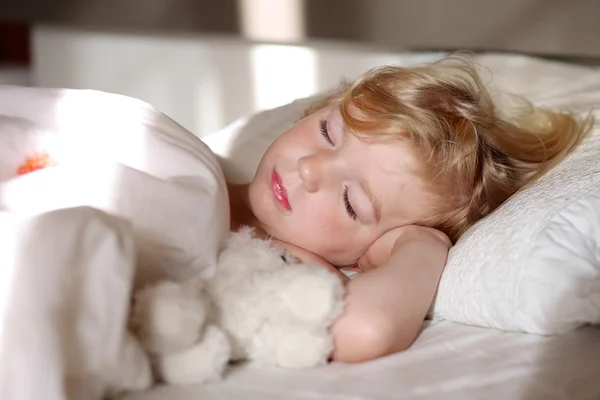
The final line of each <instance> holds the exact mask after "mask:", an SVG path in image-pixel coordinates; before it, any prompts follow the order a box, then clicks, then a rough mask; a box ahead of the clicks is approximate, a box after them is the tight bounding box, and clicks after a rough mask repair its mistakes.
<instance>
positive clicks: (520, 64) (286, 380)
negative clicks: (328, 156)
mask: <svg viewBox="0 0 600 400" xmlns="http://www.w3.org/2000/svg"><path fill="white" fill-rule="evenodd" d="M418 56H419V55H418V54H417V55H411V56H409V57H414V58H417V57H418ZM409 59H410V58H409ZM475 61H476V62H478V63H480V64H481V65H483V66H485V68H483V71H482V73H483V74H484V76H486V75H485V74H486V72H487V73H488V75H487V77H488V78H492V76H493V79H492V80H493V87H496V88H499V87H501V88H502V90H503V91H506V92H511V93H518V94H522V95H525V96H527V97H528V98H529V99H531V100H532V101H534V102H535V103H537V104H543V105H547V106H551V107H555V108H569V109H571V110H573V111H575V112H582V113H585V112H586V111H588V110H589V109H590V108H593V107H596V106H597V105H598V104H599V103H600V70H599V69H598V68H588V67H579V66H574V65H568V64H562V63H557V62H549V61H544V60H540V59H535V58H530V57H526V56H518V55H499V54H484V55H480V56H477V57H475ZM488 68H489V69H488ZM490 72H491V73H490ZM493 87H492V90H493ZM309 102H310V99H308V100H299V101H297V102H294V103H292V104H289V105H286V106H283V107H280V108H278V109H275V110H271V111H268V112H264V113H260V114H258V115H252V116H249V117H247V118H242V119H240V120H238V121H237V122H235V123H233V124H232V125H230V126H229V127H227V128H225V129H224V130H222V131H220V132H217V133H216V134H213V135H209V136H208V137H206V138H205V139H204V140H205V141H206V143H208V144H209V146H210V147H211V148H212V149H213V151H215V152H216V153H217V155H219V156H220V160H221V164H222V166H223V167H224V169H225V173H226V175H227V176H228V179H229V180H232V181H239V182H243V181H247V180H248V179H250V178H251V173H252V172H251V171H253V170H254V166H255V165H256V163H257V162H258V157H257V156H256V155H258V154H262V151H264V149H265V147H266V146H267V145H268V144H269V143H270V142H271V141H272V140H273V137H274V136H275V135H277V134H278V133H277V132H281V131H282V130H283V129H285V127H286V126H287V125H289V124H290V121H294V120H295V119H297V118H298V115H299V113H300V112H301V111H302V110H303V109H304V108H305V107H306V104H307V103H309ZM249 154H251V155H250V156H249ZM255 154H256V155H255ZM597 154H598V153H597V152H596V153H595V155H594V156H593V157H595V158H596V159H597ZM253 155H254V156H253ZM567 169H571V170H572V172H573V173H576V172H580V171H578V170H577V169H576V167H575V166H572V167H571V168H567ZM575 179H576V178H575ZM594 182H596V181H594ZM541 192H542V191H540V192H539V193H541ZM541 197H543V195H541ZM526 205H527V202H526V201H524V202H522V204H520V205H519V206H520V207H523V206H526ZM513 211H514V210H513ZM511 213H512V211H511V210H507V211H506V210H502V211H501V212H500V216H499V217H498V218H499V219H502V218H504V219H507V220H511V223H512V224H513V225H514V226H519V225H518V222H516V221H514V220H512V219H511V217H510V215H511ZM533 213H534V214H535V212H533ZM588 216H589V218H591V219H592V220H593V221H594V222H593V223H594V224H596V223H600V218H598V216H597V215H594V214H588ZM532 221H534V220H532ZM493 223H495V222H493ZM498 224H499V225H500V226H501V227H504V228H507V227H508V225H509V224H507V223H504V225H503V223H502V222H500V221H499V222H498ZM523 230H524V231H526V230H527V229H526V228H525V227H523ZM481 234H482V233H481V229H480V232H479V236H480V235H481ZM471 236H473V235H471ZM474 236H478V235H474ZM490 236H494V239H493V242H495V243H493V242H491V243H486V244H484V245H483V246H481V247H478V246H477V245H474V246H463V248H461V249H459V251H457V253H458V252H461V253H463V256H464V257H462V258H461V257H459V255H458V254H454V259H453V260H451V263H450V265H449V267H448V268H449V269H450V271H451V272H446V273H445V277H444V278H443V280H442V285H441V287H440V293H439V294H438V307H437V308H436V309H434V310H433V311H432V314H433V315H434V316H437V317H439V319H441V320H435V321H433V322H430V323H429V324H428V326H427V327H426V328H425V329H424V331H423V333H422V335H421V336H420V337H419V339H418V340H417V342H416V343H415V344H414V346H413V347H412V348H411V349H410V350H408V351H406V352H404V353H401V354H397V355H393V356H390V357H387V358H385V359H381V360H377V361H373V362H370V363H365V364H363V365H340V364H332V365H329V366H327V367H323V368H320V369H317V370H311V371H304V372H292V371H282V370H273V371H261V370H253V369H251V368H245V367H243V366H242V367H238V368H236V369H234V370H233V371H232V372H231V374H230V375H229V376H228V377H227V379H225V380H224V381H223V382H219V383H214V384H210V385H207V386H199V387H187V388H173V387H159V388H156V389H154V390H152V391H150V392H148V393H146V394H135V395H132V396H131V397H129V398H128V400H134V399H135V400H158V399H164V398H165V399H166V398H169V399H193V398H202V399H222V398H227V399H236V398H240V399H241V398H244V399H283V398H285V399H318V398H323V399H399V398H402V399H438V398H444V399H483V398H486V399H595V398H598V397H599V396H600V383H599V382H598V377H599V376H600V375H599V372H598V371H599V369H598V367H599V366H600V359H599V356H600V328H599V327H598V326H597V325H596V326H586V327H583V328H580V329H577V330H575V331H572V330H570V329H568V328H565V327H564V326H559V325H560V324H561V323H563V322H567V321H566V320H561V321H554V322H556V323H557V324H556V325H554V326H552V324H547V325H544V322H541V321H544V320H545V317H544V316H540V315H539V313H540V312H541V313H544V312H545V313H552V312H556V313H557V314H560V313H561V312H562V311H560V309H561V307H560V306H559V305H556V304H554V305H549V306H548V305H546V307H550V308H544V306H543V305H541V304H540V303H541V302H540V303H538V302H537V299H535V300H533V303H530V305H529V306H523V307H522V308H521V309H518V307H517V308H516V309H515V308H512V309H511V308H510V307H506V308H502V307H503V306H495V305H493V304H491V303H493V302H498V303H504V302H509V301H514V299H513V298H509V297H508V296H507V295H505V294H504V293H500V291H510V290H507V289H509V287H507V284H506V282H507V281H509V280H510V279H511V274H515V275H517V272H516V271H515V268H514V266H513V265H507V263H505V264H502V262H498V261H496V260H493V258H494V257H495V256H498V257H502V256H503V255H502V254H501V251H500V250H499V249H498V247H499V246H500V247H501V246H507V245H508V246H510V240H511V239H510V238H507V237H508V236H513V237H516V238H517V239H516V240H517V241H520V240H523V242H526V239H525V237H519V234H516V233H514V232H512V234H510V233H509V234H505V235H498V234H495V235H490ZM523 236H525V235H523ZM596 238H597V236H596ZM596 240H597V239H596ZM498 243H499V245H498ZM596 243H598V242H596ZM512 245H513V246H514V253H519V249H518V246H517V245H516V244H514V243H513V244H512ZM465 247H467V248H465ZM486 250H487V251H488V252H489V254H487V255H483V256H482V254H485V253H486ZM527 251H529V250H527ZM541 253H542V254H546V253H548V252H547V251H546V250H542V251H541ZM504 255H506V254H504ZM560 257H563V258H562V259H563V260H564V259H565V258H564V257H565V256H564V255H561V256H559V258H560ZM567 257H569V256H567ZM459 258H460V261H456V260H457V259H459ZM482 258H483V259H482ZM567 259H568V258H567ZM527 263H530V264H531V265H533V264H536V260H535V259H534V258H533V256H531V258H530V259H529V260H526V261H525V262H524V264H527ZM514 264H516V262H515V263H514ZM566 264H569V262H566ZM596 264H597V261H596ZM551 267H552V260H545V261H543V262H541V263H540V268H541V269H539V270H538V271H537V272H532V271H531V270H530V271H529V272H528V273H529V274H532V275H535V274H537V273H539V274H541V275H544V274H551V273H552V272H551V271H550V269H551ZM519 268H520V267H519ZM523 268H524V269H527V268H530V267H529V266H525V267H523ZM596 268H597V267H596ZM492 269H495V271H493V272H492V271H491V270H492ZM531 269H533V267H531ZM573 269H574V270H576V269H577V268H576V267H575V266H573ZM475 270H476V272H474V271H475ZM596 271H597V269H596ZM594 274H597V272H594ZM471 275H473V276H475V277H471V278H470V276H471ZM594 276H595V275H592V276H590V280H595V279H596V278H594ZM565 280H568V278H566V279H565ZM550 286H552V285H550ZM548 289H549V287H547V288H546V289H544V290H541V291H539V290H538V291H536V289H535V288H534V287H533V286H528V287H527V288H526V289H524V291H526V292H527V293H529V295H528V294H525V295H524V296H523V298H526V297H528V296H530V297H539V298H543V297H545V296H546V294H545V293H544V291H545V290H548ZM554 289H556V290H558V289H557V288H554ZM590 290H591V293H590V292H588V293H587V294H585V295H584V294H581V293H580V295H581V296H582V298H583V300H584V301H587V302H588V303H589V304H592V305H591V306H590V307H591V308H592V309H593V310H594V311H592V314H591V318H592V320H597V318H598V310H599V309H598V305H599V303H598V300H597V297H598V294H599V293H600V286H599V285H597V284H595V285H594V286H593V287H592V288H591V289H590ZM479 291H483V292H486V294H481V293H480V294H478V295H476V294H472V295H468V294H465V293H466V292H479ZM559 291H560V290H559ZM444 299H446V300H444ZM473 301H475V302H478V304H473ZM527 301H530V300H523V303H525V302H527ZM565 303H569V301H567V300H565ZM571 304H573V303H572V302H571ZM575 306H576V305H574V304H573V307H575ZM528 307H529V308H528ZM551 307H555V308H554V309H552V308H551ZM540 308H542V310H541V311H540ZM524 309H526V310H528V311H529V312H530V315H534V314H536V317H532V318H531V320H529V321H523V320H520V321H517V319H514V320H511V318H512V313H516V314H519V312H522V311H523V310H524ZM534 309H535V310H534ZM573 314H578V313H577V312H573ZM450 315H451V318H450V319H452V320H453V321H459V322H462V323H457V322H451V321H448V320H444V319H447V318H448V317H449V316H450ZM580 317H581V315H579V314H578V315H577V316H576V317H574V318H575V319H578V318H580ZM525 319H527V318H525ZM580 320H581V319H580ZM572 322H573V321H569V322H567V325H569V324H571V323H572ZM467 324H468V325H467ZM474 325H479V326H488V327H490V326H492V327H496V328H500V329H503V330H504V331H503V330H500V329H485V328H481V327H477V326H474ZM560 330H562V331H565V332H567V333H564V334H562V335H551V336H547V335H536V334H524V333H519V331H529V332H531V331H534V332H535V331H539V332H541V333H549V332H550V331H560ZM507 331H513V332H507ZM515 331H516V332H515Z"/></svg>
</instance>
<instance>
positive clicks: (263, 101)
mask: <svg viewBox="0 0 600 400" xmlns="http://www.w3.org/2000/svg"><path fill="white" fill-rule="evenodd" d="M32 36H33V59H34V66H33V75H32V80H33V84H34V85H38V86H46V87H68V88H85V89H97V90H103V91H108V92H113V93H119V94H123V95H127V96H132V97H136V98H139V99H142V100H144V101H147V102H149V103H151V104H152V105H154V106H155V107H157V108H158V109H160V110H161V111H163V112H164V113H166V114H167V115H169V116H171V117H172V118H173V119H175V120H176V121H177V122H179V123H180V124H182V125H183V126H184V127H186V128H187V129H189V130H190V131H192V132H194V133H195V134H197V135H199V136H203V135H206V134H208V133H211V132H213V131H215V130H218V129H220V128H221V127H223V126H224V125H226V124H228V123H230V122H232V121H233V120H235V119H236V118H238V117H239V116H242V115H246V114H249V113H252V112H255V111H257V110H261V109H267V108H272V107H275V106H278V105H281V104H285V103H287V102H289V101H291V100H293V99H295V98H299V97H304V96H309V95H311V94H314V93H316V92H319V91H322V90H326V89H329V88H331V87H333V86H335V85H337V84H338V82H339V80H340V78H341V77H346V78H353V77H356V76H358V75H359V74H360V73H362V72H364V71H366V70H367V69H369V68H371V67H373V66H376V65H381V64H388V63H393V64H407V63H414V62H418V61H420V60H423V59H426V58H431V57H435V56H436V55H435V54H424V55H406V54H404V55H402V54H391V53H382V52H378V51H376V50H372V49H371V50H369V49H365V48H360V47H349V46H348V45H340V44H334V43H328V44H325V43H320V44H315V45H311V46H310V47H307V46H282V45H258V44H250V43H247V42H243V41H240V40H234V39H228V38H224V37H210V36H189V35H188V36H174V35H170V36H158V35H150V34H148V35H140V34H132V33H129V34H128V33H102V32H94V31H78V30H68V29H59V28H51V27H44V26H38V27H35V28H34V31H33V35H32Z"/></svg>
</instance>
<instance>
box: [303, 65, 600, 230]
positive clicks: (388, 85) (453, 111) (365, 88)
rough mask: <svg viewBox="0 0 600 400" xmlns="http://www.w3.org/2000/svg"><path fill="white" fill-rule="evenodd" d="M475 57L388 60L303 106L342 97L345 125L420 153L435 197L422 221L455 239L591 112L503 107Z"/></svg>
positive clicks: (586, 124)
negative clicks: (407, 64) (407, 63)
mask: <svg viewBox="0 0 600 400" xmlns="http://www.w3.org/2000/svg"><path fill="white" fill-rule="evenodd" d="M485 86H486V85H485V84H484V83H483V82H482V80H481V78H480V76H479V74H478V73H477V71H476V69H475V67H474V65H473V64H472V63H470V62H469V61H467V60H465V59H463V58H461V57H456V56H451V57H447V58H444V59H442V60H439V61H437V62H433V63H431V64H426V65H422V66H416V67H411V68H403V67H397V66H384V67H380V68H376V69H373V70H371V71H369V72H367V73H366V74H364V75H363V76H362V77H361V78H359V79H358V80H357V81H355V82H354V83H352V84H350V85H346V86H345V87H344V88H343V89H342V90H341V91H340V92H339V93H336V94H334V95H332V96H330V97H329V98H327V99H325V100H324V101H323V102H320V103H317V104H315V105H313V107H312V108H311V109H310V110H309V112H312V111H315V110H316V109H319V108H321V107H324V106H327V105H332V104H336V103H337V104H339V105H340V110H341V115H342V118H343V120H344V122H345V124H346V127H347V128H348V129H349V130H350V131H351V132H352V133H353V134H355V135H357V136H359V137H361V138H362V139H367V140H372V139H375V140H388V139H403V140H408V141H409V142H411V143H412V144H413V145H414V146H415V149H417V150H419V151H418V153H419V155H420V156H421V157H422V159H423V161H424V165H425V168H424V175H425V176H424V178H426V179H427V181H428V182H431V185H430V187H431V189H432V194H434V195H435V196H437V199H438V200H440V201H437V202H436V204H438V206H437V208H436V211H435V213H434V215H432V216H430V217H429V218H426V219H424V220H421V221H415V223H417V224H419V225H424V226H429V227H433V228H436V229H439V230H441V231H442V232H444V233H446V234H447V235H448V236H449V237H450V239H451V240H452V241H453V242H455V241H456V240H457V239H458V238H459V237H460V235H461V234H462V233H463V232H464V231H465V230H466V229H467V228H469V227H470V226H471V225H473V224H474V223H475V222H477V221H478V220H480V219H481V218H483V217H485V216H486V215H488V214H489V213H491V212H492V211H493V210H495V209H496V208H497V207H498V206H500V205H501V204H502V203H503V202H504V201H505V200H506V199H508V198H509V197H510V196H511V195H513V194H514V193H515V192H517V191H518V190H520V189H521V188H523V187H525V186H526V185H528V184H529V183H531V182H532V181H534V180H535V179H537V178H538V177H539V176H540V175H542V174H543V173H545V172H546V171H547V170H548V169H549V168H551V167H552V166H553V165H554V164H556V163H557V162H559V161H560V160H562V159H563V158H564V157H565V156H566V155H567V154H568V153H569V152H570V151H571V150H573V149H574V148H575V146H576V145H577V144H579V143H580V142H581V140H582V139H583V138H584V137H585V136H586V135H587V133H588V132H589V131H590V128H591V126H592V124H593V119H592V117H591V115H590V116H589V117H587V118H586V119H585V120H583V121H579V120H578V119H577V118H576V117H575V116H574V115H572V114H569V113H563V112H554V111H550V110H546V109H543V108H538V107H535V106H533V105H532V104H530V103H529V102H526V101H525V100H524V99H521V107H520V109H518V110H517V109H515V110H512V113H508V111H509V110H501V109H499V108H498V107H497V105H496V104H495V103H494V102H493V101H492V99H491V97H490V94H489V93H488V91H487V89H486V87H485Z"/></svg>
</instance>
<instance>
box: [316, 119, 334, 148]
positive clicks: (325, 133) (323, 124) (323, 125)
mask: <svg viewBox="0 0 600 400" xmlns="http://www.w3.org/2000/svg"><path fill="white" fill-rule="evenodd" d="M319 128H320V130H321V135H323V137H324V138H325V140H327V142H328V143H329V144H330V145H332V146H335V144H334V143H333V140H331V136H329V131H328V130H327V120H326V119H322V120H320V121H319Z"/></svg>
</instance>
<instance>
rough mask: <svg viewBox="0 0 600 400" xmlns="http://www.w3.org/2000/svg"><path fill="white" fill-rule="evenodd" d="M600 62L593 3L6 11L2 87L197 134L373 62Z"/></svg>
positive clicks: (265, 3)
mask: <svg viewBox="0 0 600 400" xmlns="http://www.w3.org/2000/svg"><path fill="white" fill-rule="evenodd" d="M458 49H466V50H470V51H474V52H480V51H494V52H511V53H524V54H529V55H534V56H540V57H551V58H558V59H563V60H566V61H570V62H577V63H588V64H600V61H599V60H600V0H572V1H563V0H503V1H498V0H54V1H48V0H2V3H1V4H0V84H17V85H35V86H45V87H68V88H85V89H97V90H103V91H109V92H114V93H119V94H124V95H128V96H132V97H136V98H140V99H142V100H144V101H147V102H149V103H151V104H152V105H154V106H155V107H157V108H159V109H160V110H161V111H163V112H165V113H166V114H168V115H169V116H171V117H172V118H174V119H175V120H176V121H177V122H179V123H180V124H182V125H183V126H185V127H186V128H188V129H189V130H191V131H192V132H194V133H195V134H197V135H199V136H204V135H206V134H208V133H211V132H213V131H216V130H218V129H220V128H222V127H223V126H225V125H226V124H228V123H230V122H232V121H233V120H235V119H236V118H238V117H239V116H242V115H247V114H250V113H253V112H255V111H258V110H264V109H268V108H272V107H276V106H279V105H282V104H285V103H287V102H289V101H291V100H293V99H295V98H300V97H305V96H309V95H312V94H315V93H317V92H320V91H323V90H327V89H330V88H332V87H334V86H336V85H337V84H338V83H339V81H340V79H341V78H346V79H352V78H354V77H356V76H358V75H359V74H360V73H362V72H364V71H365V70H367V69H368V68H371V67H373V66H376V65H381V64H389V63H393V64H411V63H416V62H421V61H424V60H428V59H431V58H435V57H438V56H439V55H440V53H443V52H449V51H454V50H458Z"/></svg>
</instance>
